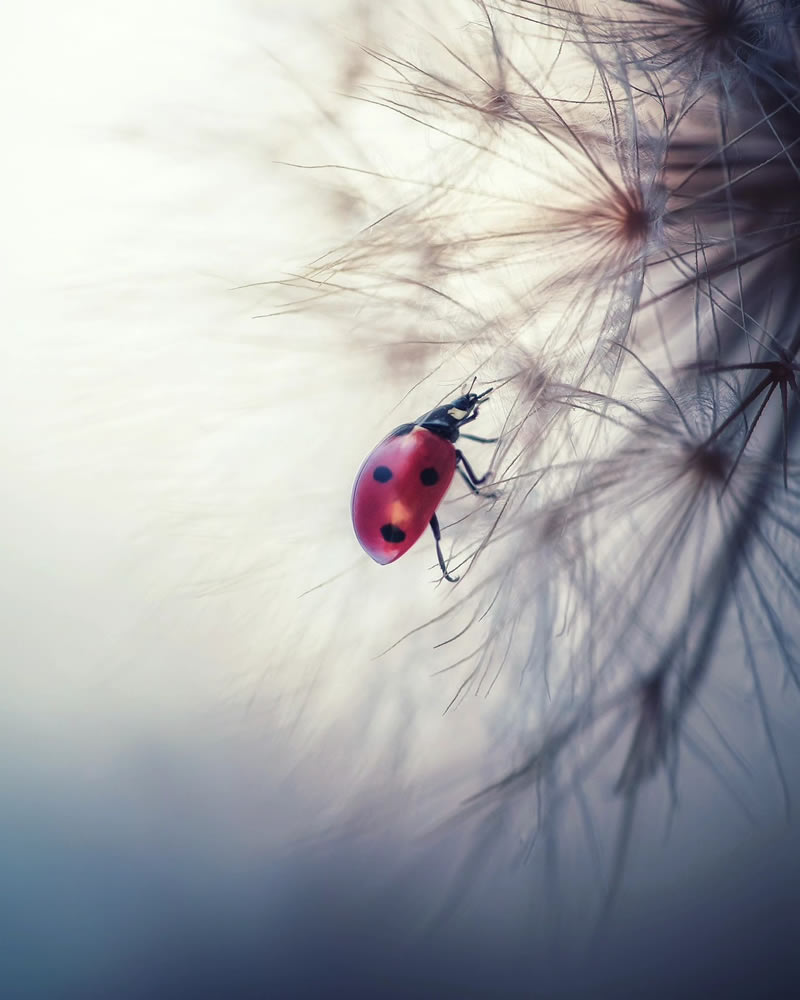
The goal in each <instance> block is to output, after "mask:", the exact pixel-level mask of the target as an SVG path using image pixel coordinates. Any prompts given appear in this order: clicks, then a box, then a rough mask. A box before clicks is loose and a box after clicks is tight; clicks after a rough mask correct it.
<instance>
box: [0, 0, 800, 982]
mask: <svg viewBox="0 0 800 1000" xmlns="http://www.w3.org/2000/svg"><path fill="white" fill-rule="evenodd" d="M380 18H381V11H380V10H378V9H377V7H376V8H375V9H372V8H371V7H370V6H369V5H367V6H365V7H362V8H361V9H359V8H357V7H355V6H353V5H348V4H345V3H338V2H337V3H326V4H325V5H324V8H323V7H322V5H319V4H314V3H308V2H306V3H296V4H292V5H290V4H286V3H282V2H271V0H260V2H247V3H245V2H242V3H225V2H222V0H200V2H192V3H189V2H188V0H175V2H173V3H171V4H168V5H163V4H157V3H155V2H154V0H142V2H140V3H137V4H135V5H133V4H127V5H122V4H120V5H108V4H101V3H93V2H89V0H80V2H76V3H73V4H70V5H68V6H65V5H62V4H57V3H53V2H38V3H31V4H27V5H20V4H18V5H15V6H13V7H11V8H7V9H6V10H5V12H4V13H3V15H2V21H3V28H2V33H3V38H4V41H3V60H2V64H3V69H2V74H3V88H2V90H3V104H4V107H5V113H4V121H5V123H6V127H5V139H6V141H5V143H4V146H5V151H4V153H3V157H2V159H3V164H2V168H0V169H2V176H3V181H4V182H3V190H4V193H5V195H6V197H5V199H4V201H5V211H4V223H5V224H4V227H3V228H4V232H5V238H4V243H5V245H6V253H5V254H4V259H3V272H4V273H3V286H4V295H3V297H4V314H5V316H4V332H3V347H4V350H3V365H2V368H1V369H0V391H2V398H3V400H4V403H5V404H6V407H5V413H6V416H5V419H4V421H3V424H4V429H5V433H4V434H3V436H2V449H3V452H2V454H3V468H4V470H5V475H4V479H3V490H2V501H1V502H2V505H3V508H4V510H3V517H2V520H1V521H0V523H2V526H3V546H2V551H3V554H4V559H3V573H2V586H3V601H2V611H0V623H1V625H2V649H1V650H0V673H1V674H2V678H3V681H4V684H3V698H2V703H1V704H0V744H1V745H2V758H1V760H2V762H1V763H0V814H1V815H2V823H1V824H0V825H1V827H2V856H0V866H2V869H1V870H2V886H3V891H2V903H0V921H1V922H2V923H1V924H0V926H1V927H2V946H0V967H2V973H1V974H0V979H1V980H2V983H3V987H2V991H3V996H7V997H9V998H12V997H14V998H16V997H20V998H22V997H43V998H44V997H48V998H50V997H52V998H60V997H94V996H97V997H100V996H103V997H106V996H116V997H128V996H130V997H146V996H172V995H176V996H177V995H184V996H194V997H200V996H209V997H211V996H214V997H230V998H236V997H240V996H242V997H244V996H276V997H279V996H287V997H288V996H301V995H320V994H323V993H331V992H334V991H335V989H339V990H340V992H341V993H342V995H350V996H356V995H358V996H361V995H364V996H394V995H397V996H409V995H414V996H432V997H435V996H459V997H462V996H487V997H492V996H539V995H541V996H556V995H560V994H563V995H586V993H587V992H592V993H595V992H600V993H605V992H608V995H622V994H623V993H630V994H631V995H641V991H642V990H643V989H645V988H646V989H647V991H648V993H650V994H651V995H664V996H674V995H677V994H678V993H681V994H682V995H689V994H690V993H691V994H692V995H694V993H696V994H697V995H706V994H707V991H708V990H710V989H711V987H712V985H714V984H716V987H717V988H719V989H721V990H723V991H724V992H725V993H727V995H733V994H734V993H736V992H737V991H739V994H740V995H766V994H765V993H763V992H762V991H763V990H764V988H765V987H764V983H765V982H767V981H769V982H771V983H772V984H773V987H774V991H775V992H774V993H773V994H772V995H778V993H779V990H780V989H783V988H784V987H785V988H787V989H788V986H787V984H789V983H791V982H792V968H793V967H794V969H796V967H797V959H796V955H795V949H796V942H797V940H800V918H799V917H798V903H797V899H798V894H799V893H800V866H799V865H798V861H797V826H796V823H795V821H794V819H793V817H792V815H791V814H790V816H789V817H788V819H787V817H786V816H785V815H784V811H783V805H782V801H781V796H780V794H778V793H777V792H776V788H775V779H774V775H773V772H772V770H771V766H770V757H769V753H768V748H767V747H766V746H765V745H764V740H763V737H762V736H761V735H760V734H759V733H757V732H754V731H753V728H752V725H751V722H750V716H749V715H748V711H747V709H746V705H745V704H744V703H743V702H742V700H741V699H740V698H739V697H738V693H737V690H736V684H735V683H733V684H732V685H731V690H722V689H720V690H712V691H710V692H709V698H710V699H715V702H714V704H715V710H716V712H717V719H718V720H719V719H720V718H722V719H724V720H726V721H727V723H728V725H729V726H731V727H732V729H731V730H730V731H732V732H736V733H738V734H739V735H740V737H741V741H742V749H741V753H742V756H743V758H745V759H746V761H747V768H748V770H749V773H750V780H749V781H748V783H747V796H746V797H747V808H746V809H745V810H743V809H742V808H741V807H740V803H739V802H738V801H737V798H736V795H730V794H728V791H727V790H726V787H725V783H724V782H721V781H719V780H716V779H715V774H714V768H713V767H711V768H707V767H706V768H704V767H700V766H698V765H697V764H696V763H695V764H693V763H691V762H689V763H688V764H687V772H688V773H684V776H683V777H684V783H683V785H682V786H681V802H680V808H679V809H678V810H677V812H676V814H675V817H674V818H673V820H672V822H671V824H667V823H666V817H667V815H668V813H669V803H668V796H667V794H666V791H664V790H663V789H662V790H660V791H659V790H654V791H653V794H652V796H651V798H649V799H647V800H646V801H645V802H644V804H643V806H642V807H641V809H640V814H642V813H643V814H644V815H643V818H642V819H641V824H640V828H639V832H640V834H641V835H640V838H639V841H638V843H639V844H640V846H639V847H638V848H634V849H633V850H632V854H631V859H630V863H629V867H628V871H627V873H626V882H625V891H623V892H622V893H621V894H620V896H619V898H618V900H617V903H616V905H615V907H614V910H613V912H612V913H611V914H610V915H607V916H606V917H603V919H602V920H601V930H602V931H603V932H604V933H601V934H600V935H599V937H597V936H593V932H594V931H595V930H596V929H597V928H596V924H597V902H598V900H602V895H603V893H602V888H601V886H602V882H603V879H604V874H603V873H604V872H605V871H607V867H608V862H609V857H610V854H611V852H612V847H611V846H610V845H611V844H612V843H613V837H612V834H613V830H614V829H615V822H616V820H615V819H613V817H612V815H611V810H610V808H609V815H608V817H606V816H605V815H604V813H603V811H602V803H603V802H604V801H605V802H608V803H609V807H610V803H611V800H612V798H613V782H614V777H613V773H612V772H611V771H609V774H608V775H607V776H606V778H605V779H604V778H602V777H601V778H598V781H599V782H600V783H601V786H600V787H599V791H598V801H599V802H600V811H599V812H598V811H595V814H594V825H595V827H596V831H597V840H598V843H599V845H600V848H599V850H598V853H597V854H596V855H593V854H592V852H591V851H586V850H583V849H579V844H583V843H584V838H583V835H582V834H581V835H580V836H579V835H578V834H577V833H576V836H575V844H572V843H570V842H569V838H567V840H566V842H561V843H558V844H556V843H553V842H552V838H548V837H546V836H543V837H542V843H541V844H539V845H537V846H536V850H535V852H534V855H532V856H531V858H530V859H528V860H527V861H526V858H527V855H528V851H527V848H528V847H529V844H528V829H527V827H526V825H525V822H524V818H523V819H522V820H521V819H520V818H519V817H516V818H513V817H512V818H509V819H508V820H507V821H506V820H505V819H503V820H501V819H496V818H495V819H492V820H491V822H490V824H489V826H488V827H486V826H480V825H478V826H476V825H475V823H474V822H467V823H461V824H459V823H449V822H448V818H449V817H450V816H451V815H452V813H453V810H454V809H455V808H456V806H457V805H458V803H459V802H460V801H462V800H463V799H464V797H465V796H466V795H469V794H470V793H473V792H475V791H477V790H478V789H479V788H480V787H481V786H482V784H484V783H485V782H486V780H488V779H489V778H490V777H491V776H493V775H494V776H496V774H497V773H500V772H502V767H503V763H502V762H504V761H505V756H504V754H506V753H507V752H508V750H509V747H513V746H514V743H515V739H516V737H515V731H516V727H517V724H518V716H520V715H524V712H525V709H520V708H519V706H518V704H517V701H516V696H515V689H514V684H513V682H512V681H511V680H509V681H508V683H504V682H500V683H499V684H498V685H497V687H496V690H494V691H493V692H492V695H491V696H490V697H489V698H485V699H484V698H479V699H470V700H468V701H466V702H465V703H464V704H463V705H461V706H460V708H459V710H458V712H456V713H449V714H443V709H444V708H445V706H447V704H448V702H449V701H450V699H451V698H452V696H453V694H454V691H455V688H456V687H457V685H456V684H455V683H453V682H451V680H450V679H449V678H448V676H447V675H444V676H432V675H433V674H434V672H435V670H436V669H438V668H440V667H441V665H442V664H441V662H440V661H438V660H434V659H432V656H431V646H432V644H433V642H432V640H431V638H430V636H429V635H427V634H425V633H422V634H417V635H414V636H412V637H410V639H409V640H408V641H407V642H406V643H404V644H401V646H399V647H397V649H396V650H393V651H392V652H390V653H388V654H386V655H383V656H381V655H379V654H381V653H382V652H383V650H385V649H386V648H387V647H388V646H390V645H391V644H392V643H393V642H394V641H395V640H396V639H398V638H400V637H401V636H402V635H403V633H404V632H405V631H407V630H408V629H410V628H413V627H414V626H416V625H418V624H421V623H422V622H424V621H425V620H426V619H428V618H431V617H433V616H435V615H437V614H438V613H440V611H441V610H442V609H443V608H445V607H447V606H449V605H450V603H452V602H453V601H454V596H453V594H451V593H448V594H443V593H442V592H441V588H436V587H434V586H433V585H432V582H433V581H434V580H435V574H434V573H433V572H432V569H431V561H432V553H431V552H430V551H423V550H422V547H420V551H416V550H415V552H414V553H413V554H412V555H410V556H409V557H407V558H406V559H404V560H402V561H401V562H400V563H398V564H397V565H395V566H393V567H392V569H391V571H384V570H381V569H380V568H379V567H377V566H373V565H371V564H370V565H364V558H363V557H362V555H361V553H360V551H359V550H358V548H357V546H356V544H355V542H354V540H353V539H352V537H351V534H350V527H349V512H348V505H349V490H350V484H351V482H352V478H353V473H354V470H355V469H357V467H358V464H359V462H360V461H361V458H362V457H363V455H364V454H366V452H367V450H368V449H369V448H370V447H371V446H372V444H374V442H375V441H376V440H377V439H379V437H380V436H381V435H382V434H383V433H385V431H386V430H387V429H388V428H390V427H391V426H392V425H393V424H394V423H398V422H401V420H405V419H407V417H408V416H414V415H416V414H417V413H418V412H421V411H422V410H424V409H426V408H427V405H428V400H429V399H430V393H431V391H435V392H436V393H441V394H444V393H446V392H447V391H449V390H450V389H451V388H452V387H453V385H457V384H458V383H459V381H460V380H461V379H462V378H465V377H466V376H467V375H468V374H469V372H468V371H467V370H466V369H465V370H456V371H449V372H447V373H446V375H445V374H444V373H443V374H442V377H441V379H440V380H439V381H435V382H434V386H433V390H432V388H431V386H428V387H425V389H424V390H419V389H418V390H416V391H413V392H412V394H411V396H410V398H408V399H407V400H405V401H404V402H403V404H402V412H401V410H400V409H397V407H396V404H398V401H399V400H400V399H401V397H402V396H403V395H404V394H405V393H406V392H408V391H409V390H410V389H412V387H413V381H414V380H413V379H412V378H411V377H410V375H409V374H408V373H407V370H406V369H405V368H404V359H403V358H402V357H397V358H396V359H395V362H396V363H394V364H393V365H392V366H390V367H389V368H387V367H386V364H385V360H384V357H383V355H381V356H380V357H377V356H376V355H375V354H374V353H372V352H371V351H370V349H369V336H368V331H367V333H366V334H365V332H364V331H363V330H362V329H360V327H359V324H358V319H357V316H353V317H352V318H351V320H350V322H351V324H352V333H353V337H352V339H351V340H343V339H342V337H341V336H339V335H337V336H333V335H332V333H331V330H330V329H328V328H327V326H326V322H325V319H324V316H323V317H321V316H320V314H315V315H302V314H301V315H297V314H294V313H290V314H288V315H285V316H278V317H275V316H271V317H270V316H267V315H266V314H269V313H271V312H273V311H274V310H275V301H276V298H275V293H274V289H271V288H269V287H267V288H265V287H261V286H259V285H258V284H257V283H259V282H263V281H267V280H270V279H275V278H277V277H281V276H284V275H288V274H291V273H293V271H294V269H296V268H299V267H300V266H301V263H302V262H304V261H307V260H309V259H311V258H313V257H314V256H316V255H317V254H319V253H322V252H323V251H325V250H327V249H328V248H329V247H331V246H334V245H337V244H338V243H341V242H342V241H343V240H344V239H346V238H348V237H349V236H351V235H352V234H353V233H355V232H356V231H357V230H358V229H359V228H360V227H361V226H363V225H365V224H366V223H367V222H368V221H369V218H370V210H371V211H372V216H371V217H374V215H375V214H377V208H378V206H376V205H371V204H370V197H371V196H370V191H369V187H368V185H369V178H366V179H365V181H364V185H365V187H364V199H363V202H362V203H360V204H359V203H355V202H352V201H349V200H348V198H347V196H346V194H345V193H344V191H342V190H337V188H336V187H335V186H334V185H333V183H332V182H331V181H330V180H327V181H326V180H322V179H320V178H319V177H317V176H311V174H310V172H308V171H302V170H298V169H293V168H290V167H286V166H283V165H281V164H280V163H278V162H277V161H281V160H283V161H292V162H302V163H317V164H319V163H326V162H341V161H343V160H347V159H348V157H349V155H350V154H351V153H352V152H353V150H348V148H347V147H348V144H350V143H352V145H353V149H355V150H357V152H358V154H359V156H360V155H362V154H363V152H364V150H365V148H369V150H370V154H371V155H373V156H374V158H375V161H377V162H375V166H376V168H378V167H381V166H384V165H385V164H384V163H383V162H382V161H384V160H385V159H386V158H389V159H390V160H391V162H392V164H393V170H394V169H396V160H395V159H394V156H393V153H392V151H393V150H394V151H395V153H396V156H397V157H398V158H399V157H402V159H403V163H404V164H406V163H408V162H417V161H419V160H423V161H424V159H425V151H424V150H423V151H422V152H420V151H419V149H417V150H415V151H414V152H413V153H410V152H409V151H408V148H407V143H406V134H405V132H404V125H403V122H402V120H399V121H396V120H394V119H392V118H391V117H390V116H387V115H385V114H383V115H378V114H375V113H373V109H371V108H370V107H369V106H366V105H365V106H364V107H363V108H358V109H357V111H354V110H353V109H352V108H349V109H348V111H347V114H348V115H349V117H348V119H347V127H342V123H341V121H339V120H337V119H336V117H335V115H336V111H335V109H336V108H337V106H338V105H337V99H336V98H335V94H336V92H337V91H339V90H345V89H348V88H349V87H350V86H351V85H352V84H353V79H352V78H353V77H354V76H355V77H357V73H358V62H357V59H355V57H354V56H353V55H352V51H353V50H352V48H350V45H351V42H352V41H353V39H354V38H356V37H360V38H364V39H365V40H367V41H368V40H369V38H370V37H371V33H373V32H375V33H376V34H377V33H378V31H379V28H380V24H379V22H380ZM343 52H347V53H350V54H348V55H346V56H343V55H342V53H343ZM348 74H350V77H351V78H350V79H348ZM343 113H344V112H343ZM436 153H437V149H436V145H435V142H434V141H433V140H432V141H431V148H430V150H429V151H428V155H431V156H434V155H436ZM397 172H398V173H402V171H401V170H399V169H398V170H397ZM245 286H247V287H245ZM337 329H339V330H341V323H339V325H338V327H337ZM426 393H427V395H426ZM398 413H401V415H400V416H398V415H397V414H398ZM501 419H502V418H501V414H500V413H499V412H495V413H494V414H489V415H487V417H486V418H485V424H484V426H485V427H486V428H487V430H488V429H489V427H490V426H491V423H492V421H494V424H495V426H499V423H500V421H501ZM465 509H466V508H465ZM456 516H457V512H456V514H454V516H453V519H455V517H456ZM320 585H321V586H320ZM313 588H316V589H313ZM771 708H772V711H773V713H774V720H775V732H776V738H777V740H778V742H779V744H780V747H781V750H782V753H783V760H784V764H785V767H786V774H787V781H788V783H789V785H790V788H791V790H792V791H793V792H794V794H795V797H796V794H797V792H798V790H800V765H798V763H797V761H798V759H799V758H800V754H798V751H800V743H798V739H797V736H796V723H795V716H794V714H793V713H792V711H791V709H790V707H789V706H788V705H784V704H783V703H782V702H781V701H780V699H776V700H775V704H773V705H772V706H771ZM604 780H605V785H603V784H602V782H603V781H604ZM492 824H494V825H492ZM667 828H669V836H668V837H667V836H666V835H665V831H666V830H667ZM576 955H577V956H579V958H580V961H579V960H578V959H577V958H576ZM786 995H788V993H787V994H786Z"/></svg>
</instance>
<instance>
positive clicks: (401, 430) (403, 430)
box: [389, 424, 416, 438]
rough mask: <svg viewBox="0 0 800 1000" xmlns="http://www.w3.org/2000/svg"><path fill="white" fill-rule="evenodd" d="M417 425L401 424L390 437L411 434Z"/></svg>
mask: <svg viewBox="0 0 800 1000" xmlns="http://www.w3.org/2000/svg"><path fill="white" fill-rule="evenodd" d="M415 426H416V425H415V424H400V426H399V427H395V429H394V430H393V431H392V433H391V434H390V435H389V437H393V438H399V437H402V436H403V435H404V434H410V433H411V432H412V431H413V430H414V427H415Z"/></svg>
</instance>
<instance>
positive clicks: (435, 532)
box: [431, 514, 459, 583]
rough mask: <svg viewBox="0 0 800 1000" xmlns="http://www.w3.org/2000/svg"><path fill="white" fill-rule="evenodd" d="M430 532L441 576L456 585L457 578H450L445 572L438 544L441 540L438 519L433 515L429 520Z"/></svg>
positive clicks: (445, 565)
mask: <svg viewBox="0 0 800 1000" xmlns="http://www.w3.org/2000/svg"><path fill="white" fill-rule="evenodd" d="M431 531H432V532H433V537H434V539H435V540H436V555H437V558H438V559H439V565H440V566H441V567H442V575H443V576H444V578H445V580H449V581H450V583H457V582H458V579H459V578H458V577H457V576H450V574H449V573H448V572H447V564H446V563H445V561H444V556H443V555H442V547H441V545H440V544H439V543H440V542H441V540H442V533H441V531H440V530H439V518H438V517H437V516H436V515H435V514H434V515H433V517H432V518H431Z"/></svg>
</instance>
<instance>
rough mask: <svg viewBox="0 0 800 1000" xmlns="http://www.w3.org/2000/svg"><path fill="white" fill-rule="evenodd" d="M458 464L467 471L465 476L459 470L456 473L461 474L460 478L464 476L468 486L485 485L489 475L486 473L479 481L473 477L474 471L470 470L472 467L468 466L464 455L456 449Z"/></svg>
mask: <svg viewBox="0 0 800 1000" xmlns="http://www.w3.org/2000/svg"><path fill="white" fill-rule="evenodd" d="M459 462H460V463H461V465H463V466H464V468H465V469H466V470H467V471H466V475H465V474H464V472H463V471H462V470H461V469H459V470H458V471H459V472H460V473H461V475H462V476H464V479H466V480H467V482H468V483H469V484H470V486H480V485H481V483H485V482H486V480H487V478H488V476H489V473H488V472H487V473H486V475H485V476H481V477H480V479H479V478H478V477H477V476H476V475H475V470H474V469H473V468H472V466H471V465H470V464H469V462H468V461H467V459H466V457H465V456H464V453H463V452H461V451H459V450H458V448H456V463H459ZM467 477H469V478H467ZM474 492H475V493H477V492H478V491H477V490H475V491H474Z"/></svg>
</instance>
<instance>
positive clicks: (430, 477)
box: [419, 468, 439, 486]
mask: <svg viewBox="0 0 800 1000" xmlns="http://www.w3.org/2000/svg"><path fill="white" fill-rule="evenodd" d="M419 478H420V481H421V483H422V485H423V486H435V485H436V484H437V483H438V482H439V473H438V472H437V471H436V469H433V468H428V469H423V470H422V472H420V474H419Z"/></svg>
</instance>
